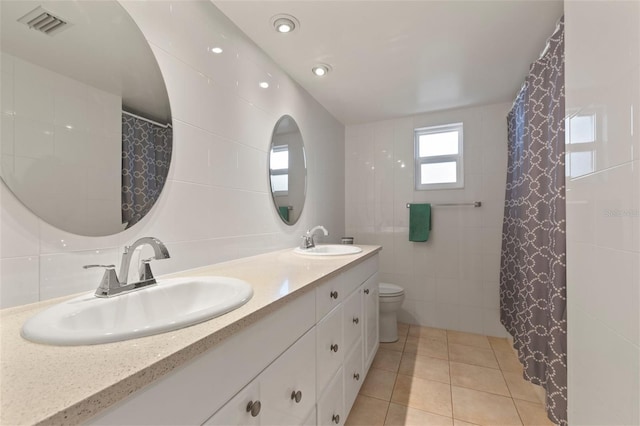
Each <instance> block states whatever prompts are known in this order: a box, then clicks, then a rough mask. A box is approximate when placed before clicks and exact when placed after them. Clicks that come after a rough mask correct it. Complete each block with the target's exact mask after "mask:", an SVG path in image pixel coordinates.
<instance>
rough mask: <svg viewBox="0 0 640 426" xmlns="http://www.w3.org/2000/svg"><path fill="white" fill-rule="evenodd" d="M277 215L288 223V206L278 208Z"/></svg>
mask: <svg viewBox="0 0 640 426" xmlns="http://www.w3.org/2000/svg"><path fill="white" fill-rule="evenodd" d="M278 213H280V217H281V218H282V219H283V220H284V221H285V222H289V206H280V207H278Z"/></svg>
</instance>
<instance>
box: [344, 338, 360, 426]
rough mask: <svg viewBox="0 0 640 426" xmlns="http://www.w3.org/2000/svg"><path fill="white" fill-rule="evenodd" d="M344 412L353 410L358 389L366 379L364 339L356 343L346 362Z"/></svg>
mask: <svg viewBox="0 0 640 426" xmlns="http://www.w3.org/2000/svg"><path fill="white" fill-rule="evenodd" d="M343 371H344V412H345V415H347V414H348V413H349V411H351V407H352V406H353V403H354V402H355V400H356V397H357V396H358V391H359V390H360V386H362V382H363V381H364V376H365V374H364V369H363V368H362V339H359V340H358V342H357V343H356V345H355V347H354V348H353V351H351V353H350V354H349V355H348V356H347V359H346V360H345V362H344V367H343Z"/></svg>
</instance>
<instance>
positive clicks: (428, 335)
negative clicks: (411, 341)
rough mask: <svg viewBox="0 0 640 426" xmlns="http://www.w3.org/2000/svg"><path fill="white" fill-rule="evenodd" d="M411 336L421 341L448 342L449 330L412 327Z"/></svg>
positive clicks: (410, 329) (410, 328)
mask: <svg viewBox="0 0 640 426" xmlns="http://www.w3.org/2000/svg"><path fill="white" fill-rule="evenodd" d="M409 336H411V337H417V338H419V340H425V339H431V340H439V341H441V342H445V343H446V341H447V330H443V329H441V328H433V327H421V326H419V325H412V326H411V327H409Z"/></svg>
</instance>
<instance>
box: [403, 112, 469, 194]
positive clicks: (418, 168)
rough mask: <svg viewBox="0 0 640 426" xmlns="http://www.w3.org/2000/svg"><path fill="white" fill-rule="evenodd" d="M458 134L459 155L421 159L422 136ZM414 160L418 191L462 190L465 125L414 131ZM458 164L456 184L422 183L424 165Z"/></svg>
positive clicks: (424, 128) (442, 126)
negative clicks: (455, 132) (454, 132)
mask: <svg viewBox="0 0 640 426" xmlns="http://www.w3.org/2000/svg"><path fill="white" fill-rule="evenodd" d="M453 131H457V132H458V153H457V154H451V155H433V156H429V157H420V136H422V135H431V134H435V133H447V132H453ZM413 135H414V136H413V138H414V158H415V188H416V190H418V191H425V190H431V189H460V188H464V149H463V148H464V134H463V123H451V124H444V125H440V126H429V127H421V128H418V129H414V131H413ZM450 162H455V163H456V177H457V180H456V181H455V182H446V183H422V165H423V164H438V163H450Z"/></svg>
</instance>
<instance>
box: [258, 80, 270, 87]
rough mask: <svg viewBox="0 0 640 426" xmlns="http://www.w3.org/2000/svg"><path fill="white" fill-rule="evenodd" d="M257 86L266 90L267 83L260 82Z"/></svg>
mask: <svg viewBox="0 0 640 426" xmlns="http://www.w3.org/2000/svg"><path fill="white" fill-rule="evenodd" d="M258 86H260V87H262V88H263V89H268V88H269V83H267V82H266V81H261V82H260V83H258Z"/></svg>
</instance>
